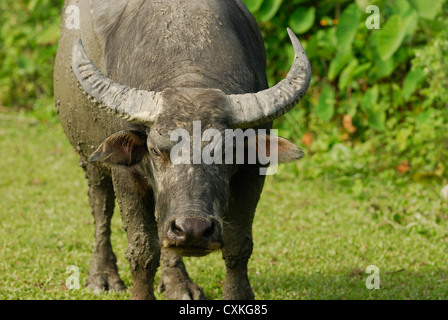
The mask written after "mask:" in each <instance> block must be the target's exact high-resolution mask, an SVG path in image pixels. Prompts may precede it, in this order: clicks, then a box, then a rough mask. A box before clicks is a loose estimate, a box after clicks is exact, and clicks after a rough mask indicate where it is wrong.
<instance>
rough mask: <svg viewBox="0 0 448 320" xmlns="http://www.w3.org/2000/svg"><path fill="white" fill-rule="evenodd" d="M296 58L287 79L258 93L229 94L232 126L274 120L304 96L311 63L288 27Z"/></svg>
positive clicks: (244, 126)
mask: <svg viewBox="0 0 448 320" xmlns="http://www.w3.org/2000/svg"><path fill="white" fill-rule="evenodd" d="M288 34H289V37H290V38H291V41H292V44H293V47H294V52H295V58H294V63H293V65H292V67H291V70H290V71H289V73H288V75H287V76H286V78H285V79H283V80H282V81H280V82H279V83H278V84H276V85H275V86H274V87H272V88H270V89H266V90H263V91H260V92H257V93H246V94H235V95H229V96H228V99H229V103H230V109H231V111H232V119H233V126H234V127H236V128H248V127H253V126H258V125H262V124H265V123H267V122H271V121H273V120H274V119H276V118H278V117H280V116H282V115H283V114H285V113H287V112H288V111H289V110H291V109H292V108H293V107H294V106H295V105H296V104H297V103H298V102H299V101H300V99H301V98H302V97H303V95H304V94H305V92H306V90H307V89H308V85H309V84H310V79H311V65H310V62H309V61H308V58H307V56H306V53H305V51H304V50H303V47H302V44H301V43H300V41H299V40H298V39H297V37H296V35H295V34H294V33H293V32H292V31H291V29H289V28H288Z"/></svg>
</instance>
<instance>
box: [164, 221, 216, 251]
mask: <svg viewBox="0 0 448 320" xmlns="http://www.w3.org/2000/svg"><path fill="white" fill-rule="evenodd" d="M217 233H218V231H217V227H216V223H215V222H214V221H212V220H210V219H208V218H176V219H174V220H173V221H171V223H170V225H169V229H168V233H167V236H168V239H170V240H171V241H173V242H175V243H176V245H177V246H188V245H190V246H201V245H203V244H204V243H208V242H210V241H217V240H218V239H217V238H218V237H219V235H217Z"/></svg>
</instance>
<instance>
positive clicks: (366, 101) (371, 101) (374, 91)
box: [361, 85, 379, 112]
mask: <svg viewBox="0 0 448 320" xmlns="http://www.w3.org/2000/svg"><path fill="white" fill-rule="evenodd" d="M378 96H379V90H378V86H377V85H374V86H373V87H372V88H369V89H367V90H366V92H365V93H364V96H363V97H362V100H361V109H362V110H363V111H364V112H367V111H368V110H372V111H373V109H374V107H375V105H376V103H377V101H378Z"/></svg>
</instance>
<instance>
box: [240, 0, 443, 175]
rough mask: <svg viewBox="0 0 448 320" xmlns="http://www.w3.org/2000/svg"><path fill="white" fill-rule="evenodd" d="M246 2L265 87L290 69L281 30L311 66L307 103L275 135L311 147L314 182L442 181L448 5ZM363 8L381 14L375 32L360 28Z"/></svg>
mask: <svg viewBox="0 0 448 320" xmlns="http://www.w3.org/2000/svg"><path fill="white" fill-rule="evenodd" d="M244 2H245V3H246V4H247V6H248V7H249V8H250V10H252V12H253V13H254V15H255V17H256V18H257V20H258V21H259V23H260V25H261V28H262V32H263V34H264V39H265V41H266V49H267V54H268V74H269V81H270V85H273V84H275V83H276V82H278V81H279V80H281V79H282V78H283V77H284V76H285V75H286V72H287V71H288V70H289V67H290V65H291V63H292V60H293V55H294V54H293V49H292V46H291V44H290V41H289V39H288V37H287V33H286V30H285V28H286V26H289V27H290V28H291V29H292V30H293V31H294V32H295V33H296V34H297V35H298V36H299V38H300V40H301V42H302V44H303V45H304V47H305V50H306V52H307V55H308V57H309V59H310V61H311V64H312V70H313V77H312V83H311V85H310V89H309V92H308V94H307V95H306V97H305V99H304V100H303V101H302V102H301V104H300V106H299V107H297V108H295V109H294V110H293V111H292V112H291V113H289V114H287V115H286V116H285V117H284V118H283V119H280V120H279V121H278V123H277V126H278V127H279V128H280V131H281V133H282V134H286V135H288V136H289V137H290V138H293V139H295V140H297V141H300V140H301V141H302V143H303V144H304V145H306V146H307V147H308V151H309V152H308V153H309V154H313V155H314V157H313V158H312V162H314V163H319V164H320V165H318V168H317V169H316V171H315V175H320V174H321V173H322V169H323V168H324V170H325V171H326V172H330V173H335V174H337V175H340V174H355V173H359V172H365V173H369V172H370V173H372V172H373V173H374V172H378V171H379V172H383V173H386V174H387V172H388V173H392V174H393V175H395V174H409V173H411V176H412V177H413V178H414V179H416V180H420V179H422V178H426V177H442V176H445V177H446V176H447V174H448V170H447V168H446V167H445V165H444V163H446V161H447V158H448V137H447V134H446V128H447V124H448V111H447V106H448V105H447V101H448V92H447V88H448V83H447V81H448V80H447V78H446V74H445V70H447V68H448V60H447V58H446V57H447V54H448V46H447V41H448V31H447V30H448V20H447V17H448V5H447V3H445V2H446V1H444V0H437V1H433V2H431V5H428V3H427V2H426V1H424V0H394V1H378V0H377V1H364V0H358V1H320V2H319V4H318V5H316V4H315V2H314V1H306V0H289V1H283V0H244ZM368 5H376V6H377V7H378V8H379V12H380V15H379V17H378V19H379V22H380V29H379V30H376V29H372V30H370V29H368V28H367V26H366V25H367V24H370V23H371V22H372V21H371V20H372V18H373V16H372V14H373V12H372V13H365V12H366V7H367V6H368ZM368 12H370V11H368Z"/></svg>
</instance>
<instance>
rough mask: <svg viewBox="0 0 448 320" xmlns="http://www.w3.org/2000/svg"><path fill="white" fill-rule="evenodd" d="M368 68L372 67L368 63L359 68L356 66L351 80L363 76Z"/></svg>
mask: <svg viewBox="0 0 448 320" xmlns="http://www.w3.org/2000/svg"><path fill="white" fill-rule="evenodd" d="M370 67H372V64H371V63H370V62H366V63H363V64H362V65H360V66H357V67H356V68H355V70H354V72H353V78H356V77H358V76H359V75H361V74H363V73H364V72H365V71H367V70H369V69H370Z"/></svg>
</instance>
